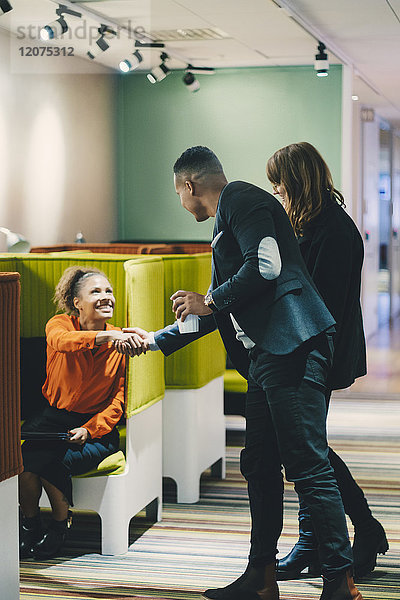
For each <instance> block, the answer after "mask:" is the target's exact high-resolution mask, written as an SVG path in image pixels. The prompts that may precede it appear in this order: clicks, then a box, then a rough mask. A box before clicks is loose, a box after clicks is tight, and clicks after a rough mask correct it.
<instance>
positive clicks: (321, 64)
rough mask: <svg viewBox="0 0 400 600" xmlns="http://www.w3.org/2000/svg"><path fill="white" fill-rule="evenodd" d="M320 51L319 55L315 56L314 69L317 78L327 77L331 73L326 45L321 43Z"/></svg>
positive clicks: (319, 45)
mask: <svg viewBox="0 0 400 600" xmlns="http://www.w3.org/2000/svg"><path fill="white" fill-rule="evenodd" d="M318 50H319V52H318V54H316V55H315V62H314V69H315V70H316V71H317V77H327V76H328V71H329V61H328V55H327V53H326V52H325V50H326V46H325V44H323V43H322V42H319V44H318Z"/></svg>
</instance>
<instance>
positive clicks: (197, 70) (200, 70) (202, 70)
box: [186, 64, 215, 75]
mask: <svg viewBox="0 0 400 600" xmlns="http://www.w3.org/2000/svg"><path fill="white" fill-rule="evenodd" d="M186 71H190V72H191V73H193V74H195V75H214V74H215V69H214V68H213V67H194V66H193V65H191V64H189V65H188V66H187V67H186Z"/></svg>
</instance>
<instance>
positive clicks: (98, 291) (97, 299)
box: [74, 273, 115, 321]
mask: <svg viewBox="0 0 400 600" xmlns="http://www.w3.org/2000/svg"><path fill="white" fill-rule="evenodd" d="M78 294H79V295H78V296H77V297H76V298H74V305H75V307H76V308H77V309H78V310H79V317H80V318H81V319H84V320H85V321H98V320H104V321H107V320H108V319H111V317H112V316H113V313H114V306H115V298H114V294H113V289H112V286H111V284H110V282H109V281H108V279H106V278H105V277H104V276H103V275H100V274H99V275H97V273H94V274H93V275H91V276H90V277H87V278H85V280H84V281H82V284H81V285H80V286H79V292H78Z"/></svg>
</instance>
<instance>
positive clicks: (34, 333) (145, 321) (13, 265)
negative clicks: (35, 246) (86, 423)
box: [0, 252, 165, 555]
mask: <svg viewBox="0 0 400 600" xmlns="http://www.w3.org/2000/svg"><path fill="white" fill-rule="evenodd" d="M128 263H129V264H128ZM76 264H78V265H82V266H94V267H97V268H98V269H100V270H102V271H104V273H105V274H106V275H107V277H108V278H109V279H110V281H111V283H112V284H113V287H114V293H115V296H116V299H117V304H116V311H115V314H114V318H113V320H112V322H113V323H115V324H117V325H119V326H125V325H133V324H138V325H141V326H143V327H147V328H148V329H153V330H156V329H160V328H161V327H162V326H163V321H164V290H163V285H162V282H163V279H164V263H163V260H162V258H160V257H158V256H153V255H151V256H143V255H138V256H137V258H136V257H135V258H133V257H132V255H127V256H124V255H99V254H96V255H88V254H86V253H85V254H77V253H75V252H74V253H72V254H69V253H57V254H56V255H54V254H53V255H52V254H41V255H39V254H36V255H33V254H32V255H30V254H20V255H4V254H2V255H0V269H1V270H3V271H8V270H13V271H17V272H19V273H20V274H21V336H22V337H21V342H26V343H27V351H26V353H25V357H24V360H23V361H22V363H23V364H25V365H26V364H27V363H28V362H29V359H30V358H32V359H34V358H38V359H39V363H41V368H42V372H43V366H44V365H43V363H44V354H43V352H42V353H41V352H37V351H35V348H37V344H41V345H42V347H45V340H44V328H45V325H46V322H47V321H48V319H49V318H50V317H51V316H52V315H54V313H55V307H54V304H53V302H52V297H53V294H54V288H55V285H56V284H57V282H58V280H59V278H60V277H61V275H62V273H63V271H64V270H65V269H66V268H67V267H69V266H71V265H76ZM35 370H37V369H31V371H30V372H29V373H28V375H27V374H26V373H25V374H24V372H22V380H21V381H22V384H23V385H22V387H25V391H26V392H28V391H30V392H31V395H30V399H31V400H34V397H35V395H41V394H40V387H39V392H38V393H37V390H36V394H35V393H34V390H33V387H34V386H33V385H31V384H32V381H31V376H32V374H34V372H35ZM24 379H25V382H24ZM35 383H36V384H38V382H37V381H36V382H35ZM42 383H43V377H42V378H41V380H39V386H41V384H42ZM24 384H25V385H24ZM29 388H31V389H30V390H29ZM164 389H165V383H164V360H163V357H162V355H161V354H160V353H151V354H150V353H149V354H148V355H147V356H140V357H135V358H134V359H130V360H129V365H128V373H127V385H126V405H125V418H126V426H125V427H126V430H125V431H122V432H121V433H122V435H121V438H122V439H124V438H126V448H125V453H122V452H121V451H120V452H117V453H115V454H114V455H112V456H110V457H108V458H107V459H105V461H103V462H102V463H100V465H99V466H98V468H97V469H96V470H93V471H91V472H90V473H88V474H85V475H84V476H80V477H75V478H74V484H73V488H74V505H75V508H76V509H82V510H83V509H85V510H93V511H95V512H97V513H98V514H99V515H100V517H101V521H102V553H103V554H110V555H115V554H122V553H124V552H126V551H127V549H128V528H129V522H130V519H131V518H132V517H133V516H134V515H135V514H137V513H138V512H139V511H141V510H142V509H143V508H145V507H146V512H147V515H148V518H151V519H153V520H160V519H161V498H162V416H161V412H162V411H161V402H160V400H161V399H162V398H163V396H164ZM43 500H45V499H44V498H43ZM47 505H48V504H47ZM116 506H118V510H115V507H116Z"/></svg>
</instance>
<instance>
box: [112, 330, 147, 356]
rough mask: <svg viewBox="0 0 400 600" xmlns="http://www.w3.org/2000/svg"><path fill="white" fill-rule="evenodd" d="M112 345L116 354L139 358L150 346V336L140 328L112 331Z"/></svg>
mask: <svg viewBox="0 0 400 600" xmlns="http://www.w3.org/2000/svg"><path fill="white" fill-rule="evenodd" d="M112 344H113V345H114V348H115V349H116V351H117V352H119V353H120V354H125V356H140V354H146V352H147V350H148V349H149V345H150V336H149V333H148V332H147V331H145V330H144V329H141V328H140V327H131V328H125V329H123V330H122V331H113V340H112Z"/></svg>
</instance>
